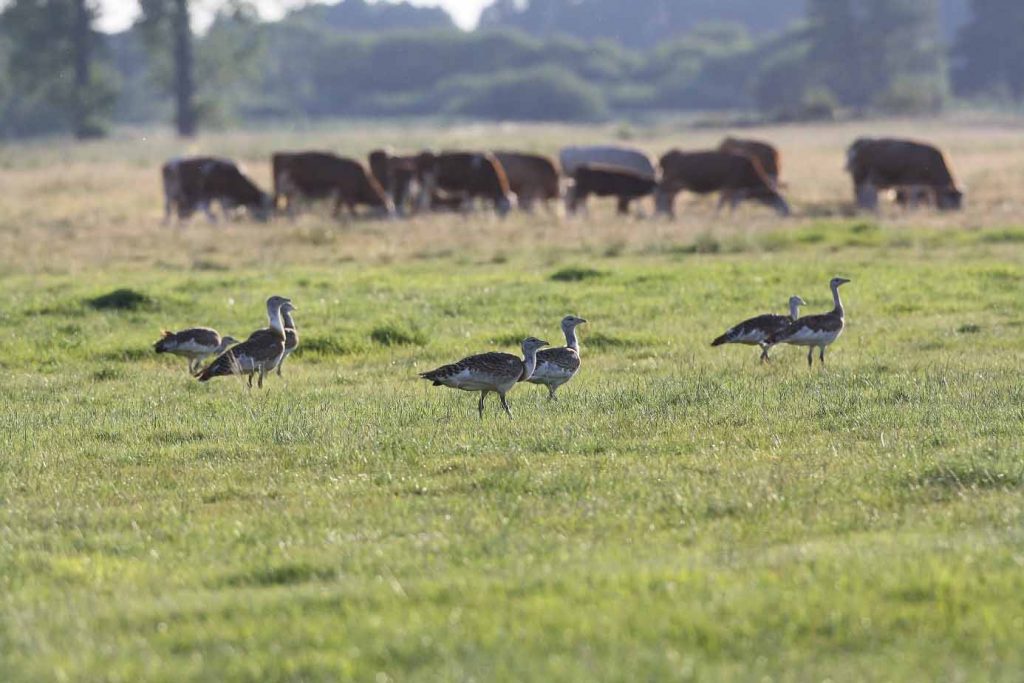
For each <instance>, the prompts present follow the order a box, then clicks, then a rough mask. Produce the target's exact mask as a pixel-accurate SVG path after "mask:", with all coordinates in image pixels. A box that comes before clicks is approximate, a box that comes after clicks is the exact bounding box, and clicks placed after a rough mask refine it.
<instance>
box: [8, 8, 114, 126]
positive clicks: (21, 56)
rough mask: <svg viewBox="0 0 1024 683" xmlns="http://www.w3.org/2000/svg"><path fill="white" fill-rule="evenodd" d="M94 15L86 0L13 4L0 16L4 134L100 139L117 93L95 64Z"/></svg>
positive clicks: (108, 73) (104, 70)
mask: <svg viewBox="0 0 1024 683" xmlns="http://www.w3.org/2000/svg"><path fill="white" fill-rule="evenodd" d="M96 16H97V12H96V9H95V7H94V6H93V5H92V4H91V3H88V2H86V0H14V1H13V2H11V3H10V4H8V5H7V6H6V7H5V8H4V10H3V12H0V34H2V35H0V40H2V41H3V43H4V46H3V50H2V51H3V53H4V55H3V60H2V61H3V62H5V64H6V68H5V69H4V71H5V73H6V76H7V78H6V80H7V84H6V88H5V92H6V96H4V97H3V99H0V119H2V120H3V124H2V125H3V127H4V133H5V134H7V135H20V134H38V133H45V132H53V131H59V130H71V131H72V132H74V134H75V135H76V136H77V137H79V138H87V137H95V136H97V135H102V133H103V131H104V126H105V122H106V120H107V118H108V116H109V114H110V112H111V111H112V109H113V106H114V97H115V93H116V88H115V86H114V80H113V78H112V75H111V71H110V70H109V69H108V68H105V65H103V68H99V67H100V65H97V64H96V60H95V59H94V54H95V52H96V51H97V48H98V47H99V36H98V34H97V33H96V31H95V30H94V29H93V25H94V23H95V20H96Z"/></svg>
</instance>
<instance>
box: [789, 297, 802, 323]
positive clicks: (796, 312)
mask: <svg viewBox="0 0 1024 683" xmlns="http://www.w3.org/2000/svg"><path fill="white" fill-rule="evenodd" d="M799 317H800V304H798V303H797V302H795V301H790V302H789V319H790V320H796V319H797V318H799Z"/></svg>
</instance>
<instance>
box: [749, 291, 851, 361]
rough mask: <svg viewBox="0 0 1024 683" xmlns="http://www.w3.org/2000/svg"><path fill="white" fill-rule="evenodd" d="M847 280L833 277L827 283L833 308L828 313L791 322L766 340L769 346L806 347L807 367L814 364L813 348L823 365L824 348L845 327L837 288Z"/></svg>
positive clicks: (836, 337) (837, 337) (841, 303)
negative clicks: (790, 345)
mask: <svg viewBox="0 0 1024 683" xmlns="http://www.w3.org/2000/svg"><path fill="white" fill-rule="evenodd" d="M847 282H849V280H847V279H846V278H844V277H834V278H832V280H831V281H830V282H829V283H828V286H829V288H831V290H832V300H833V301H834V302H835V306H834V307H833V309H832V310H831V311H829V312H828V313H821V314H819V315H807V316H804V317H803V318H798V319H796V320H794V321H793V322H791V323H790V324H789V325H788V326H786V328H785V329H784V330H782V331H780V332H778V333H776V334H774V335H772V337H771V338H770V339H769V340H768V343H769V344H792V345H793V346H807V347H810V348H808V349H807V366H808V367H810V366H811V365H813V364H814V347H818V349H819V350H820V352H819V355H818V357H819V358H820V359H821V363H822V364H823V365H824V363H825V347H826V346H828V345H829V344H831V343H832V342H834V341H835V340H836V339H839V335H841V334H842V333H843V327H844V326H845V324H846V323H845V318H844V314H843V302H842V301H840V300H839V288H840V287H841V286H842V285H845V284H846V283H847Z"/></svg>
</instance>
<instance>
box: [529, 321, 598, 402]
mask: <svg viewBox="0 0 1024 683" xmlns="http://www.w3.org/2000/svg"><path fill="white" fill-rule="evenodd" d="M585 322H587V321H586V320H584V319H583V318H577V317H576V316H574V315H567V316H565V317H564V318H562V332H563V333H564V334H565V346H562V347H559V348H556V349H544V350H543V351H538V352H537V367H536V368H535V369H534V371H533V374H532V375H530V377H529V378H528V379H527V380H526V381H527V382H530V383H532V384H543V385H544V386H546V387H547V388H548V400H552V401H554V400H558V398H557V397H556V396H555V391H556V390H557V389H558V387H560V386H562V385H563V384H565V383H566V382H568V381H569V380H571V379H572V378H573V377H575V376H576V373H577V372H579V370H580V344H579V342H578V341H577V340H576V326H577V325H582V324H583V323H585Z"/></svg>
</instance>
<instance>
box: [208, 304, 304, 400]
mask: <svg viewBox="0 0 1024 683" xmlns="http://www.w3.org/2000/svg"><path fill="white" fill-rule="evenodd" d="M290 303H291V300H290V299H286V298H284V297H282V296H272V297H270V298H269V299H267V316H268V317H269V318H270V327H265V328H263V329H260V330H256V331H255V332H253V333H252V334H250V335H249V338H248V339H246V340H245V341H244V342H242V343H241V344H239V345H238V346H234V347H232V348H230V349H228V350H227V351H225V352H224V353H222V354H220V355H219V356H217V358H216V359H215V360H214V361H213V362H212V363H210V364H209V365H208V366H206V369H205V370H203V371H202V372H200V373H198V374H197V375H196V377H197V378H198V379H199V381H200V382H206V381H209V380H210V379H212V378H214V377H223V376H226V375H248V376H249V386H250V387H251V386H252V376H253V375H254V374H257V373H258V374H259V385H258V386H259V388H261V389H262V388H263V378H264V377H266V375H267V373H268V372H270V371H271V370H273V369H274V368H275V367H276V366H277V364H278V363H280V362H281V358H282V357H283V356H284V351H285V339H286V335H285V329H284V322H283V321H282V319H281V309H282V308H283V307H284V306H285V305H286V304H290Z"/></svg>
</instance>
